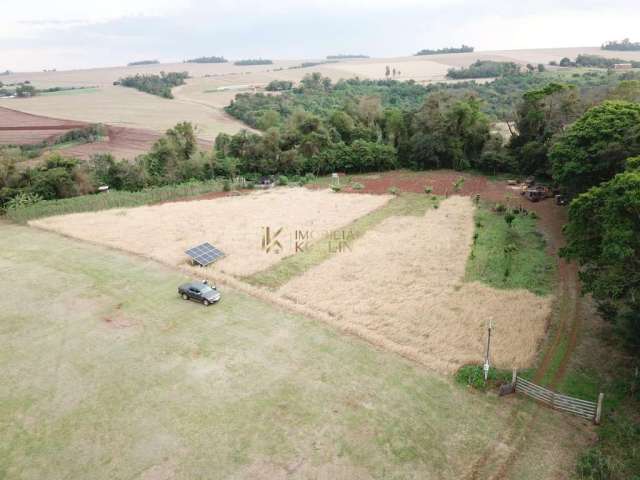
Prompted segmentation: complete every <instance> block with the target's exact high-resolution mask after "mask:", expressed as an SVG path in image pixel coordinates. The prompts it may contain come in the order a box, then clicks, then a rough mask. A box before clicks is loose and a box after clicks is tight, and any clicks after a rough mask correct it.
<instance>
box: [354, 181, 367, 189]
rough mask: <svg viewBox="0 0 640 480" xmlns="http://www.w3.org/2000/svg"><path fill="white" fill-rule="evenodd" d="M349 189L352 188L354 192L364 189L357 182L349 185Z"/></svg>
mask: <svg viewBox="0 0 640 480" xmlns="http://www.w3.org/2000/svg"><path fill="white" fill-rule="evenodd" d="M351 188H353V189H354V190H362V189H363V188H364V185H363V184H361V183H358V182H354V183H352V184H351Z"/></svg>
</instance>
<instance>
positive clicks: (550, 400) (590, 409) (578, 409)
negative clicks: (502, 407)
mask: <svg viewBox="0 0 640 480" xmlns="http://www.w3.org/2000/svg"><path fill="white" fill-rule="evenodd" d="M515 391H516V392H519V393H522V394H524V395H527V396H529V397H531V398H533V399H534V400H537V401H539V402H541V403H544V404H546V405H549V406H550V407H551V408H554V409H556V410H561V411H563V412H568V413H571V414H573V415H578V416H579V417H583V418H586V419H588V420H592V421H593V422H594V423H596V424H598V423H600V416H601V414H602V400H603V397H604V395H603V394H602V393H601V394H600V395H599V396H598V401H597V402H592V401H589V400H581V399H579V398H574V397H569V396H567V395H562V394H560V393H556V392H553V391H551V390H549V389H547V388H544V387H541V386H540V385H536V384H535V383H533V382H530V381H529V380H525V379H524V378H521V377H518V376H516V377H515Z"/></svg>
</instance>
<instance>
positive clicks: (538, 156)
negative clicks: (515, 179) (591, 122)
mask: <svg viewBox="0 0 640 480" xmlns="http://www.w3.org/2000/svg"><path fill="white" fill-rule="evenodd" d="M577 111H578V96H577V92H576V89H575V87H573V86H572V85H565V84H562V83H550V84H548V85H546V86H544V87H542V88H540V89H536V90H531V91H528V92H526V93H525V94H524V95H523V98H522V102H521V103H520V104H519V106H518V108H517V110H516V121H515V126H516V132H517V134H516V135H514V136H512V137H511V139H510V142H509V149H510V151H511V153H512V154H513V157H514V158H515V159H516V161H517V169H518V171H519V172H520V173H523V174H525V175H532V174H536V175H550V174H551V165H550V164H549V161H548V149H549V146H550V145H549V144H550V141H551V139H552V137H553V136H554V135H556V134H557V133H558V132H560V131H562V130H563V129H564V128H565V126H566V125H567V124H569V123H570V122H571V121H573V120H574V119H575V117H576V113H577Z"/></svg>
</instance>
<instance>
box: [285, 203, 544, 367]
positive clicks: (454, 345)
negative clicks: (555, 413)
mask: <svg viewBox="0 0 640 480" xmlns="http://www.w3.org/2000/svg"><path fill="white" fill-rule="evenodd" d="M473 231H474V223H473V206H472V203H471V200H470V199H469V198H468V197H451V198H449V199H448V200H445V201H444V202H442V203H441V204H440V208H438V209H432V210H429V211H427V213H426V214H425V215H424V216H422V217H415V216H406V217H391V218H389V219H387V220H385V221H384V222H383V223H381V224H380V225H379V226H378V227H376V228H374V229H372V230H370V231H369V232H367V233H365V234H364V236H363V237H362V238H361V239H358V240H357V241H356V242H354V244H353V246H352V251H351V252H345V253H342V254H336V255H334V256H333V257H332V258H330V259H328V260H327V261H325V262H323V263H322V264H320V265H318V266H316V267H314V268H312V269H310V270H309V271H307V272H306V273H305V274H304V275H302V276H299V277H297V278H294V279H293V280H291V281H290V282H289V283H287V284H286V285H284V286H283V287H282V288H281V289H280V290H279V293H280V294H281V295H284V296H285V297H287V298H289V299H291V300H293V301H294V302H296V303H299V304H303V305H306V306H308V307H310V308H312V309H314V310H319V311H322V312H325V313H327V314H329V315H330V316H331V317H333V318H334V319H335V321H336V322H337V323H339V324H344V325H345V326H347V327H348V328H354V329H355V330H363V333H364V336H367V337H374V338H377V339H378V341H377V342H376V343H379V344H380V346H382V347H385V345H386V344H387V343H389V344H391V345H392V347H393V348H392V349H393V350H396V351H397V350H403V351H405V352H406V353H407V354H408V355H409V356H411V357H415V358H420V359H422V361H423V362H424V363H425V364H427V365H429V366H430V367H431V368H435V369H437V370H439V371H442V372H451V371H453V370H454V369H456V368H457V367H459V366H460V365H462V364H465V363H472V362H479V361H481V359H482V355H483V352H484V342H485V340H486V327H487V323H488V321H489V319H490V318H491V319H493V325H494V328H495V330H494V334H495V335H494V342H493V347H492V361H493V362H494V363H495V364H496V365H497V366H499V367H503V368H511V367H524V366H529V365H531V364H532V363H533V362H534V360H535V357H536V353H537V351H538V347H539V344H540V341H541V340H542V338H543V337H544V334H545V331H546V327H547V321H548V318H549V315H550V313H551V298H550V297H538V296H536V295H534V294H532V293H530V292H527V291H524V290H496V289H493V288H490V287H488V286H486V285H483V284H481V283H478V282H473V283H464V275H465V266H466V262H467V258H468V257H469V253H470V250H471V242H472V235H473Z"/></svg>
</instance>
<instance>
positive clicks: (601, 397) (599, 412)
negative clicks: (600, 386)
mask: <svg viewBox="0 0 640 480" xmlns="http://www.w3.org/2000/svg"><path fill="white" fill-rule="evenodd" d="M602 400H604V393H602V392H600V394H599V395H598V405H597V406H596V418H594V419H593V421H594V423H595V424H596V425H600V418H601V417H602Z"/></svg>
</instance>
